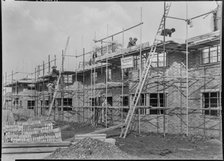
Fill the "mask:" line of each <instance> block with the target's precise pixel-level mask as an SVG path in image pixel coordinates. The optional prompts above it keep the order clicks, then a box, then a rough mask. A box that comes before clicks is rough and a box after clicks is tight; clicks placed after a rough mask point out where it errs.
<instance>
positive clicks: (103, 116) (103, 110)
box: [102, 95, 111, 122]
mask: <svg viewBox="0 0 224 161" xmlns="http://www.w3.org/2000/svg"><path fill="white" fill-rule="evenodd" d="M108 106H111V105H110V104H109V103H108V102H107V99H106V96H105V95H102V122H105V119H106V118H105V115H106V109H105V108H106V107H108Z"/></svg>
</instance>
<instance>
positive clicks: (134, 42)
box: [132, 37, 138, 46]
mask: <svg viewBox="0 0 224 161" xmlns="http://www.w3.org/2000/svg"><path fill="white" fill-rule="evenodd" d="M137 40H138V39H137V38H136V37H135V38H134V40H133V42H132V44H133V46H135V45H136V42H137Z"/></svg>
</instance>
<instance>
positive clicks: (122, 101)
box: [121, 28, 124, 122]
mask: <svg viewBox="0 0 224 161" xmlns="http://www.w3.org/2000/svg"><path fill="white" fill-rule="evenodd" d="M122 30H123V32H122V46H123V48H124V28H123V29H122ZM122 58H124V54H122ZM121 79H122V86H121V98H122V99H121V106H122V107H123V106H124V69H123V68H122V67H121ZM123 114H124V112H123V108H122V109H121V122H123V119H124V115H123Z"/></svg>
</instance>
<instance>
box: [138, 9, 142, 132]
mask: <svg viewBox="0 0 224 161" xmlns="http://www.w3.org/2000/svg"><path fill="white" fill-rule="evenodd" d="M140 21H141V23H142V7H141V10H140ZM141 77H142V25H141V26H140V74H139V81H140V79H141ZM138 116H139V117H138V121H139V126H138V127H139V128H138V130H139V131H138V132H139V134H140V131H141V130H140V129H141V127H140V125H141V123H140V108H139V110H138Z"/></svg>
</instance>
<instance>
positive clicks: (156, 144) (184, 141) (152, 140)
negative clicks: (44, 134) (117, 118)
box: [56, 122, 223, 160]
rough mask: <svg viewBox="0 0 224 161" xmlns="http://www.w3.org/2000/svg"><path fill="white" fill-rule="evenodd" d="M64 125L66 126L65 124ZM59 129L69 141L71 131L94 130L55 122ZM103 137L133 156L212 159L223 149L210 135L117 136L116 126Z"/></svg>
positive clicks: (78, 125) (86, 126)
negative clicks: (206, 136)
mask: <svg viewBox="0 0 224 161" xmlns="http://www.w3.org/2000/svg"><path fill="white" fill-rule="evenodd" d="M65 125H66V126H65ZM56 126H57V127H63V128H62V140H69V139H70V138H72V137H74V135H75V134H84V133H88V132H92V131H94V130H96V128H94V127H91V126H90V125H86V124H78V123H66V122H60V123H56ZM106 134H107V138H115V139H116V145H117V146H118V147H119V148H120V149H121V150H122V151H124V152H126V153H128V154H129V155H131V156H133V158H136V159H137V158H140V159H142V158H144V159H206V160H207V159H214V160H217V159H218V160H222V159H223V151H222V143H221V141H219V140H217V139H214V138H203V137H199V136H197V137H196V136H190V137H186V136H184V135H171V134H166V136H165V137H164V136H163V135H162V134H156V133H147V134H143V133H141V134H140V135H139V134H138V133H130V134H129V135H127V137H126V138H125V139H124V138H120V137H119V134H120V129H116V130H113V131H108V132H106Z"/></svg>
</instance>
